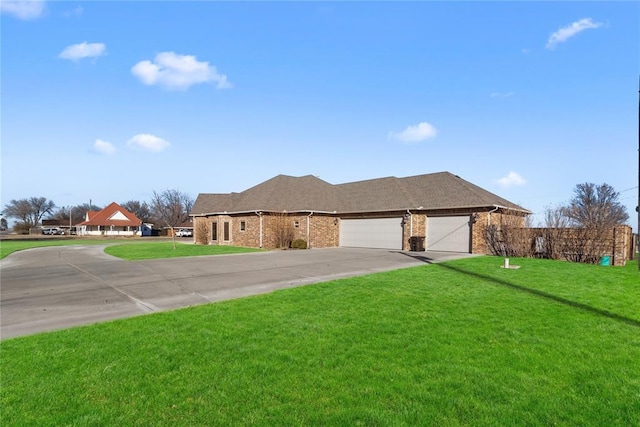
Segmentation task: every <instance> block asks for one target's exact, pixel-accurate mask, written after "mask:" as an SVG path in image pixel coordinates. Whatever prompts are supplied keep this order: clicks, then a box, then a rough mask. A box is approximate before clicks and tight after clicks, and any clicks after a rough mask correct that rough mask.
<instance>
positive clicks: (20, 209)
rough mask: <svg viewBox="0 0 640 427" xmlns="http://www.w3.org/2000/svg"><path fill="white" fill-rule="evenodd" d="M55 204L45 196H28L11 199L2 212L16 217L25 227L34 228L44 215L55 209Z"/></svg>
mask: <svg viewBox="0 0 640 427" xmlns="http://www.w3.org/2000/svg"><path fill="white" fill-rule="evenodd" d="M55 207H56V204H55V203H53V201H52V200H47V198H46V197H30V198H28V199H20V200H11V201H10V202H9V204H7V205H6V206H5V207H4V214H5V215H6V216H7V217H10V218H16V219H17V220H19V222H21V223H22V224H23V226H24V227H27V228H35V227H37V226H38V224H39V223H40V221H41V220H42V218H43V217H44V216H45V215H49V214H51V213H52V212H53V209H55Z"/></svg>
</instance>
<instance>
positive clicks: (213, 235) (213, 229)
mask: <svg viewBox="0 0 640 427" xmlns="http://www.w3.org/2000/svg"><path fill="white" fill-rule="evenodd" d="M211 240H212V241H214V242H215V241H216V240H218V223H217V222H212V223H211Z"/></svg>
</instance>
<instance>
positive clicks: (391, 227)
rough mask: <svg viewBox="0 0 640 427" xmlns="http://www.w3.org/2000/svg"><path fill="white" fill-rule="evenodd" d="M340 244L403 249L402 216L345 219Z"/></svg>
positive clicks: (341, 229)
mask: <svg viewBox="0 0 640 427" xmlns="http://www.w3.org/2000/svg"><path fill="white" fill-rule="evenodd" d="M340 246H344V247H352V248H378V249H397V250H402V218H373V219H343V220H341V221H340Z"/></svg>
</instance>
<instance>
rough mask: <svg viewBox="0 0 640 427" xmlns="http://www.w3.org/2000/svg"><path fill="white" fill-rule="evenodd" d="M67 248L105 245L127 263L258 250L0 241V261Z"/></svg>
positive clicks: (108, 241)
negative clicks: (27, 251)
mask: <svg viewBox="0 0 640 427" xmlns="http://www.w3.org/2000/svg"><path fill="white" fill-rule="evenodd" d="M70 245H109V246H108V247H107V248H106V249H105V252H106V253H108V254H110V255H113V256H117V257H119V258H124V259H128V260H140V259H153V258H175V257H184V256H198V255H223V254H232V253H242V252H256V251H260V250H261V249H254V248H241V247H237V246H217V245H211V246H209V245H194V244H191V243H180V242H176V249H175V250H174V249H173V243H172V242H171V241H167V240H157V241H156V240H151V241H149V240H139V239H108V238H105V239H75V238H73V239H51V240H48V239H47V240H2V241H0V259H2V258H4V257H6V256H7V255H9V254H12V253H13V252H16V251H21V250H24V249H31V248H39V247H44V246H70Z"/></svg>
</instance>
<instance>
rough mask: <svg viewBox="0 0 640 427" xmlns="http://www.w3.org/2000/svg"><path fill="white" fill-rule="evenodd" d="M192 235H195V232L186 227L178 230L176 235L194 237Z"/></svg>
mask: <svg viewBox="0 0 640 427" xmlns="http://www.w3.org/2000/svg"><path fill="white" fill-rule="evenodd" d="M192 236H193V232H192V231H191V230H189V229H186V228H181V229H179V230H178V231H176V237H192Z"/></svg>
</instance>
